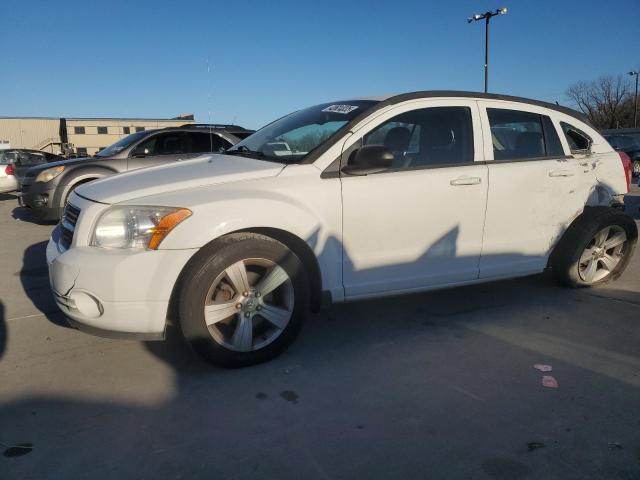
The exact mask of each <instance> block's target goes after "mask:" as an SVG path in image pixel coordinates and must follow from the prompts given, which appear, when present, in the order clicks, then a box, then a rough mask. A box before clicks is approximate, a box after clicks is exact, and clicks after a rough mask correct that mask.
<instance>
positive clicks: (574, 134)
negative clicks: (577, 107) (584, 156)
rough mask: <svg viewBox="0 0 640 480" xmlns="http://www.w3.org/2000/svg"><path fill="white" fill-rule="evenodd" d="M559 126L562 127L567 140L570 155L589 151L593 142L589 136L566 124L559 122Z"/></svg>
mask: <svg viewBox="0 0 640 480" xmlns="http://www.w3.org/2000/svg"><path fill="white" fill-rule="evenodd" d="M560 126H561V127H562V131H563V132H564V136H565V138H566V139H567V143H568V144H569V148H570V149H571V153H584V152H586V151H587V150H589V148H590V147H591V144H592V143H593V140H592V138H591V137H590V136H589V135H587V134H586V133H584V132H583V131H582V130H580V129H579V128H576V127H574V126H573V125H571V124H569V123H566V122H560Z"/></svg>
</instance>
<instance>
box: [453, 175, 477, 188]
mask: <svg viewBox="0 0 640 480" xmlns="http://www.w3.org/2000/svg"><path fill="white" fill-rule="evenodd" d="M481 182H482V179H481V178H480V177H458V178H454V179H453V180H451V181H450V182H449V184H450V185H452V186H454V187H458V186H460V185H478V184H480V183H481Z"/></svg>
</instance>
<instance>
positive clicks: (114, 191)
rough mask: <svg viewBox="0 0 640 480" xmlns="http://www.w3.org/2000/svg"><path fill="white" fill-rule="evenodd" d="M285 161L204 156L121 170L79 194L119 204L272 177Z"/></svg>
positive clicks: (282, 166)
mask: <svg viewBox="0 0 640 480" xmlns="http://www.w3.org/2000/svg"><path fill="white" fill-rule="evenodd" d="M284 167H285V165H284V164H281V163H274V162H267V161H264V160H256V159H253V158H246V157H239V156H231V155H222V154H220V155H218V154H216V155H203V156H201V157H198V158H195V159H193V160H187V161H183V162H175V163H169V164H166V165H161V166H158V167H151V168H143V169H139V170H134V171H131V172H127V173H121V174H119V175H115V176H112V177H108V178H105V179H102V180H97V181H95V182H91V183H87V184H84V185H81V186H79V187H78V188H77V189H76V190H75V191H76V193H77V194H78V195H80V196H82V197H85V198H87V199H89V200H93V201H96V202H101V203H120V202H126V201H128V200H133V199H135V198H142V197H148V196H150V195H156V194H159V193H167V192H171V191H176V190H184V189H188V188H198V187H205V186H209V185H217V184H221V183H229V182H236V181H242V180H253V179H257V178H264V177H272V176H275V175H277V174H278V173H280V172H281V171H282V169H283V168H284Z"/></svg>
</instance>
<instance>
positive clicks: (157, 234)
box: [147, 208, 191, 250]
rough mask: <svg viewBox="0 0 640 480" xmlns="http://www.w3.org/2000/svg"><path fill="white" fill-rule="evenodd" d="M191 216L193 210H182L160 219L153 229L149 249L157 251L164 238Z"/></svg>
mask: <svg viewBox="0 0 640 480" xmlns="http://www.w3.org/2000/svg"><path fill="white" fill-rule="evenodd" d="M190 216H191V210H188V209H186V208H181V209H180V210H178V211H175V212H172V213H170V214H168V215H165V216H164V217H162V218H160V221H159V222H158V223H157V224H156V226H155V227H153V229H152V233H151V239H150V240H149V246H148V247H147V248H149V249H151V250H157V249H158V247H159V246H160V243H161V242H162V240H164V237H166V236H167V235H168V234H169V232H170V231H171V230H173V229H174V227H176V226H177V225H178V224H179V223H180V222H182V221H183V220H185V219H186V218H189V217H190Z"/></svg>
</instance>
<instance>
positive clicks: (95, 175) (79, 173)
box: [56, 167, 118, 208]
mask: <svg viewBox="0 0 640 480" xmlns="http://www.w3.org/2000/svg"><path fill="white" fill-rule="evenodd" d="M116 173H118V172H117V171H114V170H111V169H109V168H104V167H102V168H96V167H89V168H86V169H85V168H82V169H78V170H75V171H72V172H70V175H68V176H67V177H66V178H64V179H63V183H64V184H60V185H59V187H60V188H59V189H58V192H57V193H58V195H59V196H58V198H57V199H56V201H57V203H58V205H60V207H61V208H64V203H63V202H64V200H65V199H66V198H67V197H68V196H69V193H70V192H71V190H73V189H74V188H77V187H78V186H80V185H82V184H84V183H88V182H92V181H94V180H99V179H101V178H105V177H109V176H111V175H115V174H116Z"/></svg>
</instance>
